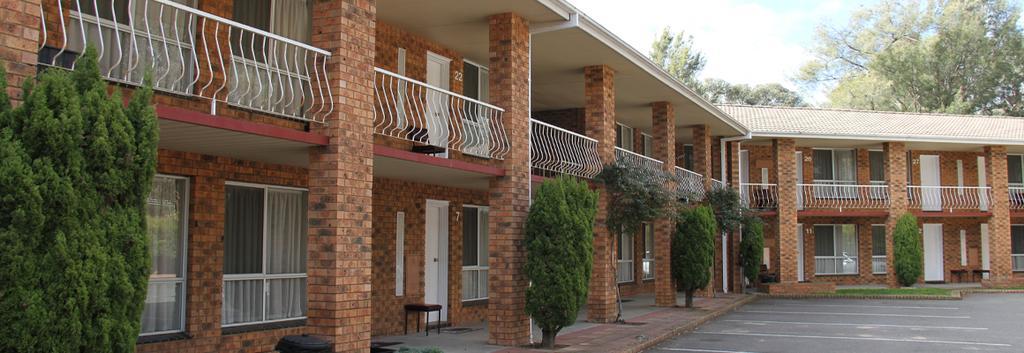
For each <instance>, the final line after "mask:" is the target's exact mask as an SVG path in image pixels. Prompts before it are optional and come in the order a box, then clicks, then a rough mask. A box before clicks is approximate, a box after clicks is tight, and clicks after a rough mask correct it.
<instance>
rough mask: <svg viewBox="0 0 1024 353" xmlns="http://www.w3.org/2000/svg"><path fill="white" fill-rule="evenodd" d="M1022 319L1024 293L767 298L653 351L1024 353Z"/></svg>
mask: <svg viewBox="0 0 1024 353" xmlns="http://www.w3.org/2000/svg"><path fill="white" fill-rule="evenodd" d="M1021 319H1024V294H973V295H970V296H967V297H966V298H965V299H964V300H962V301H938V300H917V301H911V300H859V299H801V300H788V299H761V300H758V301H756V302H754V303H751V304H748V305H746V306H744V307H742V308H740V309H738V310H737V311H735V312H733V313H730V314H728V315H724V316H722V317H720V318H718V319H717V320H714V321H712V322H710V323H708V324H706V325H704V326H702V327H701V328H699V329H697V330H696V331H694V332H691V333H688V334H685V335H682V336H679V337H676V338H674V339H672V340H669V341H667V342H665V343H663V344H661V345H658V346H656V347H655V348H652V349H650V350H648V351H647V352H652V353H667V352H714V353H733V352H764V353H767V352H808V353H810V352H814V353H818V352H1024V321H1022V320H1021Z"/></svg>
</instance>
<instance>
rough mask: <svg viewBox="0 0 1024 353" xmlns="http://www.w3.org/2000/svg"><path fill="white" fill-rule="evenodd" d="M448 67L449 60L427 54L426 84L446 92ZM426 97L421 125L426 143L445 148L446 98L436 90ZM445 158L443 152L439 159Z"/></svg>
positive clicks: (446, 144)
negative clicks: (423, 128)
mask: <svg viewBox="0 0 1024 353" xmlns="http://www.w3.org/2000/svg"><path fill="white" fill-rule="evenodd" d="M450 66H451V59H448V58H446V57H443V56H440V55H437V54H434V53H431V52H427V84H428V85H431V86H433V87H437V88H440V89H442V90H445V91H447V90H448V77H449V75H448V73H449V68H450ZM426 95H427V96H426V107H425V108H426V109H425V110H426V121H424V122H423V124H425V125H426V126H427V134H428V135H427V143H429V144H431V145H433V146H438V147H445V148H447V147H448V141H449V140H450V134H451V133H450V131H449V129H448V114H449V100H448V96H447V94H444V93H442V92H441V91H436V90H427V93H426ZM447 156H448V153H447V152H445V153H444V154H443V155H442V156H441V157H447Z"/></svg>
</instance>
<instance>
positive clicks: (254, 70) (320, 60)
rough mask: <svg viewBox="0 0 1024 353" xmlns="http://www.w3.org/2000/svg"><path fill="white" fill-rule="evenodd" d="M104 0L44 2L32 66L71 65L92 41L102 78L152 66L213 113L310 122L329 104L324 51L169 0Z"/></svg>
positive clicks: (157, 80)
mask: <svg viewBox="0 0 1024 353" xmlns="http://www.w3.org/2000/svg"><path fill="white" fill-rule="evenodd" d="M65 4H67V5H66V7H65ZM110 4H111V8H110V9H106V8H100V11H96V9H95V7H96V1H88V0H74V1H67V0H63V1H62V0H44V1H43V2H42V3H41V4H40V14H41V15H42V21H41V22H42V36H43V38H46V40H44V41H43V43H42V44H41V45H40V47H39V51H40V52H39V54H40V55H39V64H41V65H45V66H54V67H63V68H68V69H71V68H74V66H75V62H76V61H77V58H78V57H79V55H80V54H81V53H83V52H84V50H85V47H86V46H90V47H93V48H95V49H96V52H97V54H98V58H99V66H100V71H101V74H102V75H103V76H104V77H105V78H106V79H107V80H110V81H113V82H118V83H122V84H128V85H136V86H138V85H141V84H142V83H143V78H144V77H145V75H146V73H147V72H150V73H151V74H152V80H153V81H152V82H153V87H154V89H157V90H160V91H163V92H169V93H173V94H177V95H182V96H190V97H201V98H206V99H209V100H210V107H211V108H210V111H211V113H212V114H216V112H217V102H224V103H226V104H229V105H231V106H235V107H239V108H243V109H247V110H252V111H257V112H262V113H267V114H272V115H278V116H283V117H287V118H291V119H297V120H303V121H314V122H323V121H324V120H325V119H326V117H327V116H329V115H330V114H331V113H332V112H333V111H334V100H333V99H332V92H331V87H330V85H329V84H328V82H330V79H329V78H328V76H327V71H326V68H327V61H328V60H329V59H330V57H331V53H330V52H328V51H326V50H323V49H320V48H316V47H313V46H311V45H308V44H305V43H302V42H299V41H296V40H293V39H289V38H286V37H284V36H280V35H277V34H274V33H270V32H267V31H264V30H260V29H257V28H254V27H251V26H248V25H245V24H242V23H238V22H235V21H232V20H229V19H225V18H222V17H219V16H216V15H213V14H209V13H206V12H203V11H199V10H196V9H193V8H191V7H188V6H185V5H181V4H178V3H175V2H173V1H170V0H135V1H131V0H125V1H111V2H110ZM47 14H50V17H47ZM65 14H67V15H65ZM53 17H56V18H53ZM48 24H49V26H50V27H48ZM48 35H49V36H48Z"/></svg>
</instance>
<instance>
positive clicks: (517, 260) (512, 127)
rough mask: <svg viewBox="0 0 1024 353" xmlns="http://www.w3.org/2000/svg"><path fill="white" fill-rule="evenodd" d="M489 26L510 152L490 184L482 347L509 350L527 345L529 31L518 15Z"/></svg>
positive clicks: (494, 81) (493, 84)
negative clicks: (485, 334)
mask: <svg viewBox="0 0 1024 353" xmlns="http://www.w3.org/2000/svg"><path fill="white" fill-rule="evenodd" d="M489 26H490V30H489V32H490V44H489V46H490V49H489V50H490V73H491V76H490V82H489V85H490V92H491V100H492V102H491V103H493V104H495V105H497V106H499V107H502V108H504V109H505V114H504V116H503V119H504V124H505V132H506V134H507V135H508V139H509V143H510V145H511V146H512V150H511V151H509V154H508V156H506V157H505V160H504V161H502V162H501V163H502V166H503V167H504V168H505V176H503V177H497V178H493V179H491V183H490V200H489V203H490V207H491V216H490V217H491V218H490V229H491V235H490V236H491V240H490V243H489V244H488V247H489V249H488V250H489V251H490V253H491V257H490V269H491V270H490V272H489V273H488V288H489V291H490V299H489V300H488V303H487V328H488V338H487V341H488V343H491V344H497V345H505V346H512V345H521V344H526V343H529V341H530V318H529V316H527V315H526V311H525V308H526V287H527V286H529V281H528V280H527V279H526V274H525V273H524V272H523V266H524V265H525V264H526V244H524V243H523V238H524V237H525V233H524V225H525V223H526V215H527V213H528V212H529V211H530V194H529V190H530V169H529V159H530V156H529V150H528V149H527V147H528V146H529V143H530V141H529V124H530V111H529V110H530V92H529V90H530V25H529V23H528V22H527V21H526V19H524V18H523V17H521V16H519V15H516V14H512V13H504V14H498V15H493V16H491V17H490V18H489Z"/></svg>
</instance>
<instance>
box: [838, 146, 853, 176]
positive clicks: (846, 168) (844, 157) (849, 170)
mask: <svg viewBox="0 0 1024 353" xmlns="http://www.w3.org/2000/svg"><path fill="white" fill-rule="evenodd" d="M835 159H836V160H835V164H836V175H835V180H840V181H856V180H857V168H856V163H857V162H856V159H855V158H854V153H853V150H836V151H835Z"/></svg>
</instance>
